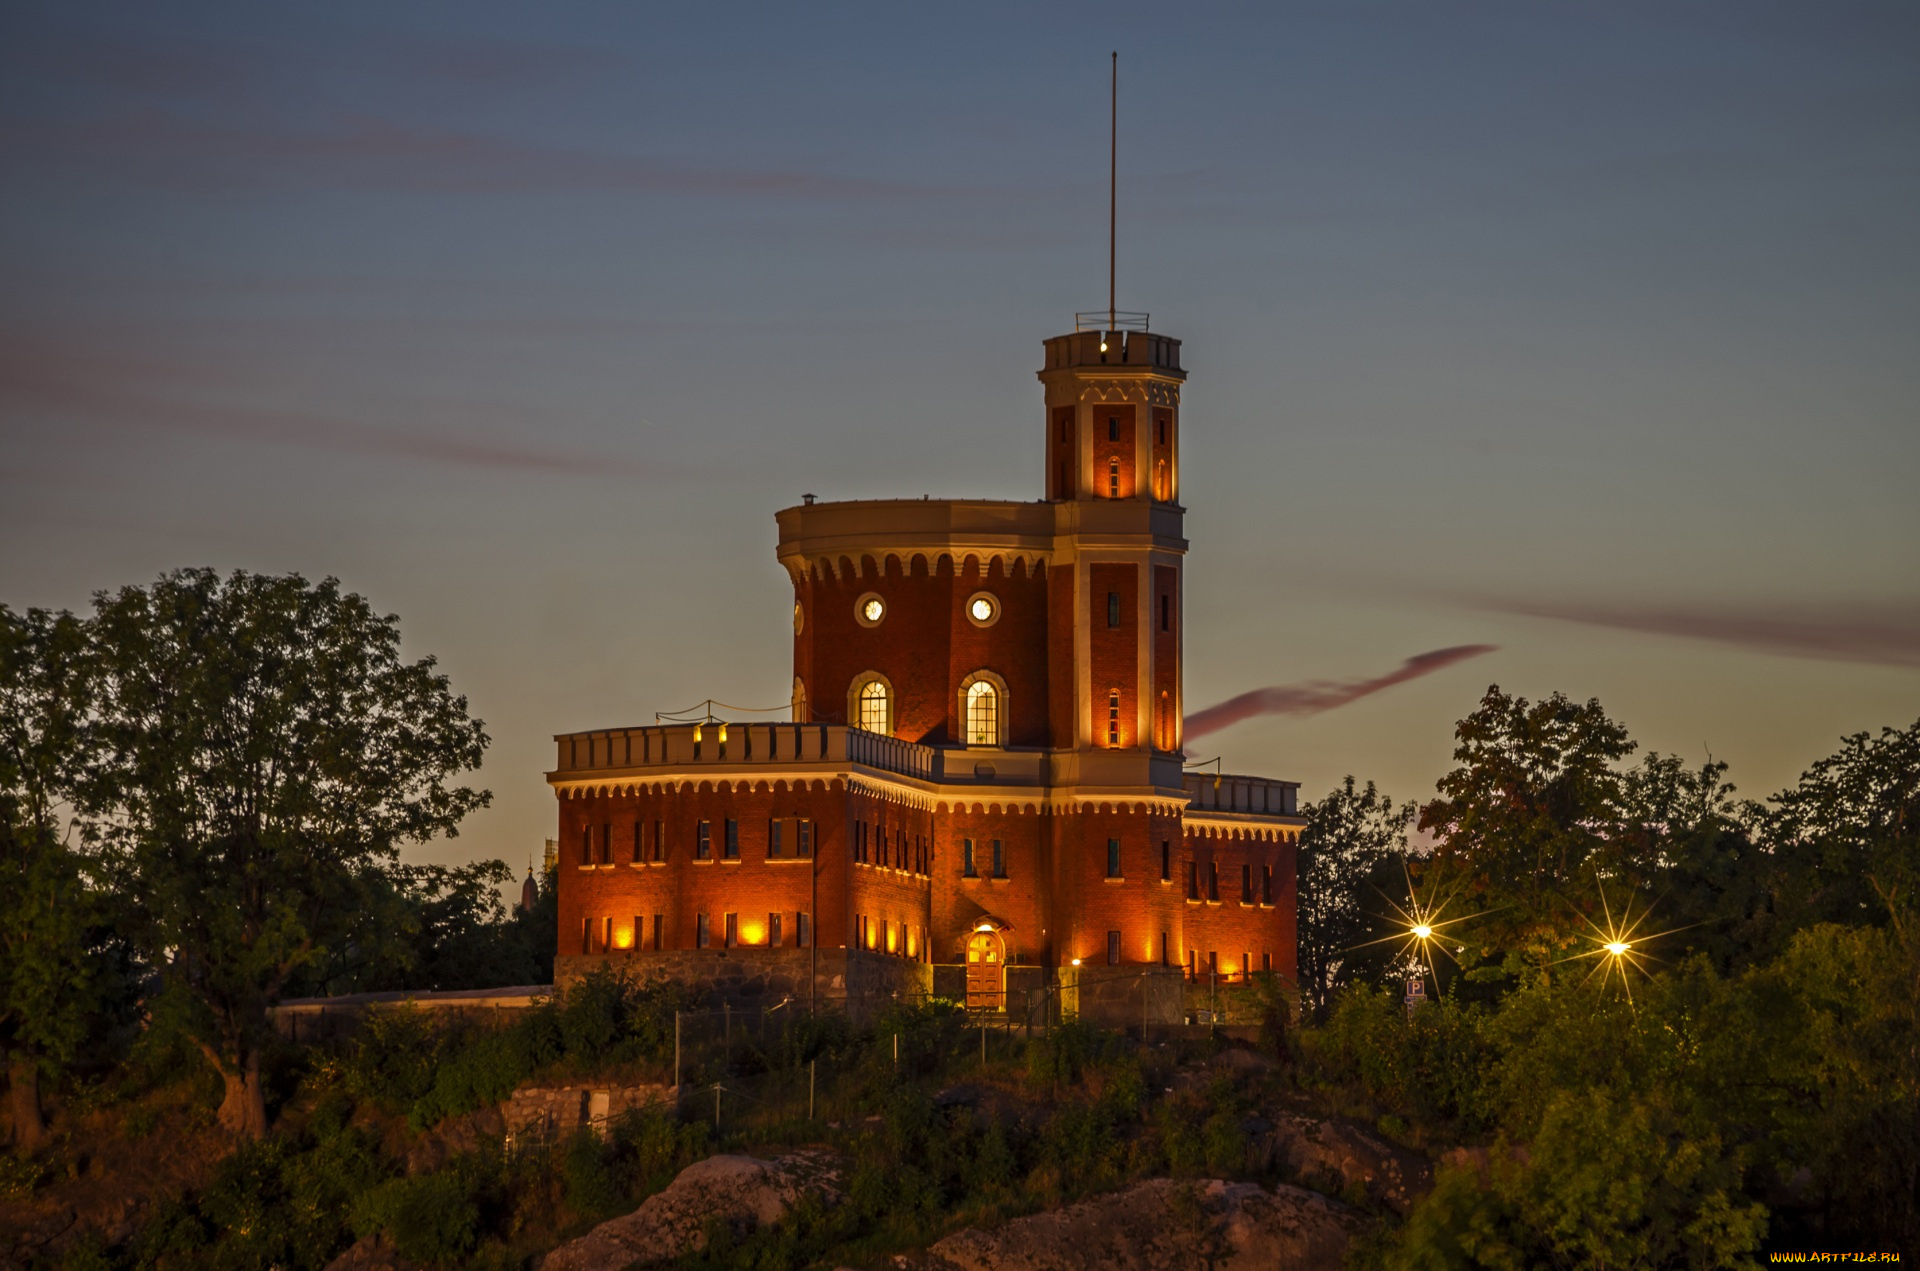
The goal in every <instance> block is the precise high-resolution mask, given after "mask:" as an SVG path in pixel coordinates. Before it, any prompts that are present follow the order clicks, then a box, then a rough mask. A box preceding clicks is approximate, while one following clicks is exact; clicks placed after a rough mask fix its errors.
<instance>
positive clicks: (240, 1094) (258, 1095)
mask: <svg viewBox="0 0 1920 1271" xmlns="http://www.w3.org/2000/svg"><path fill="white" fill-rule="evenodd" d="M218 1066H219V1068H220V1079H221V1081H223V1082H225V1083H226V1088H227V1093H226V1097H225V1098H223V1099H222V1100H221V1101H220V1126H221V1128H222V1129H224V1130H226V1131H227V1132H228V1133H230V1134H233V1135H235V1136H237V1137H239V1138H243V1139H261V1138H265V1137H266V1134H267V1092H266V1090H265V1088H264V1087H262V1086H261V1084H260V1052H259V1051H257V1050H249V1051H246V1052H244V1053H243V1054H242V1055H241V1057H240V1064H239V1066H238V1068H237V1070H229V1069H228V1068H227V1067H226V1065H224V1064H221V1065H218Z"/></svg>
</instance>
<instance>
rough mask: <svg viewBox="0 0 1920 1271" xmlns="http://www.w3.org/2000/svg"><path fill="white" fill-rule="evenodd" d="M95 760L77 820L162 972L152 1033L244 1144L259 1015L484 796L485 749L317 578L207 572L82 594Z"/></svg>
mask: <svg viewBox="0 0 1920 1271" xmlns="http://www.w3.org/2000/svg"><path fill="white" fill-rule="evenodd" d="M95 605H96V616H95V618H94V620H93V627H94V644H95V648H96V663H95V665H96V668H97V671H98V684H97V687H98V722H97V737H98V745H97V748H96V752H95V754H94V756H93V763H92V766H91V770H90V772H89V774H88V779H87V781H86V782H85V783H84V784H83V786H82V798H81V801H80V802H81V807H82V809H83V811H84V812H85V813H86V814H87V815H88V816H89V818H90V823H89V833H90V834H91V835H92V836H93V837H94V838H95V839H96V840H97V841H98V842H99V843H100V844H101V845H102V847H103V848H104V849H105V850H106V852H107V853H108V855H109V858H110V859H111V860H112V862H113V863H114V866H115V867H116V869H117V871H118V875H119V881H120V885H121V887H122V889H123V891H124V893H125V894H126V895H127V896H128V897H129V898H130V899H131V901H132V903H133V905H134V906H135V908H136V912H137V915H138V918H139V925H140V934H141V937H142V939H143V940H144V942H145V947H146V949H147V951H148V953H149V955H150V956H151V957H152V958H153V959H154V961H155V963H156V964H157V966H158V967H159V969H160V972H161V977H162V982H163V985H164V992H163V993H162V995H161V1000H160V1001H158V1002H156V1004H155V1015H156V1019H158V1020H161V1021H164V1022H167V1023H170V1024H172V1025H174V1026H177V1027H179V1028H180V1029H182V1030H183V1032H184V1033H185V1034H186V1035H187V1036H188V1037H190V1038H191V1039H192V1041H193V1042H194V1044H195V1045H196V1046H197V1047H198V1048H199V1050H200V1051H201V1053H202V1054H203V1055H205V1057H206V1058H207V1061H208V1062H209V1063H210V1064H212V1065H213V1066H214V1067H215V1068H216V1069H217V1070H218V1071H219V1073H220V1075H221V1078H222V1079H223V1081H224V1082H225V1085H226V1095H225V1098H224V1100H223V1102H222V1104H221V1107H220V1114H219V1115H220V1122H221V1124H222V1125H223V1126H225V1127H226V1128H228V1129H229V1130H231V1131H233V1132H235V1133H237V1134H240V1135H243V1136H246V1137H253V1138H257V1137H259V1136H260V1135H261V1134H263V1133H264V1132H265V1130H266V1124H267V1113H266V1101H265V1094H264V1090H263V1088H262V1086H261V1080H260V1057H261V1050H262V1048H263V1047H264V1046H265V1045H267V1043H268V1041H269V1039H270V1032H271V1025H270V1022H269V1019H268V1014H267V1012H268V1008H269V1007H270V1006H271V1005H272V1004H273V1002H274V1001H275V1000H276V999H277V998H278V997H279V996H280V995H281V994H282V993H283V991H284V989H285V987H286V986H287V985H288V984H289V983H290V982H291V981H292V979H293V978H294V977H295V976H296V975H297V974H298V973H299V972H300V971H301V969H302V968H304V967H307V966H310V965H313V964H315V963H317V962H320V961H322V960H323V959H324V958H325V957H326V956H327V955H328V954H329V953H330V952H331V951H333V950H334V949H336V948H338V947H339V946H340V945H341V944H342V943H344V942H346V941H348V940H350V939H351V938H352V937H353V935H354V933H355V930H356V925H357V923H358V921H359V918H358V915H359V914H360V913H361V911H362V908H363V906H364V905H365V904H366V902H367V900H368V896H369V879H370V876H371V874H372V872H373V871H374V870H375V869H376V867H380V866H386V865H391V864H392V863H393V862H394V861H395V859H396V856H397V851H398V847H399V845H400V844H401V843H403V842H408V841H413V842H420V841H424V840H426V839H429V838H431V837H433V836H434V835H436V834H447V835H452V834H454V833H455V832H456V830H457V826H458V824H459V822H460V820H461V818H462V817H463V816H465V815H466V814H467V813H468V812H470V811H472V810H473V809H475V808H478V807H482V806H485V804H486V803H487V802H488V799H489V796H488V795H487V794H486V793H485V792H484V791H478V790H474V789H471V788H468V787H466V786H458V785H451V784H449V779H450V778H451V777H453V776H454V775H455V774H457V773H460V772H462V771H465V770H468V769H471V768H474V767H476V766H478V764H479V762H480V758H481V755H482V753H483V751H484V749H485V747H486V744H487V736H486V733H485V732H484V731H483V729H482V727H481V724H480V722H479V721H478V720H474V719H471V718H469V716H468V715H467V704H466V699H465V698H463V697H458V696H455V695H454V694H453V692H452V691H451V689H450V688H449V686H448V684H447V680H446V678H445V677H444V676H442V675H437V674H435V673H434V669H433V666H434V664H433V661H432V659H425V660H422V661H418V662H406V661H403V660H402V659H401V657H400V647H399V646H400V630H399V621H398V619H397V618H394V617H392V616H387V617H381V616H379V615H377V614H375V613H374V612H373V611H372V609H371V608H370V607H369V606H368V605H367V602H366V601H365V600H363V599H362V598H360V597H359V596H355V595H352V594H343V593H342V592H341V590H340V587H339V584H338V583H337V582H336V581H335V580H333V579H326V580H325V581H323V582H321V583H319V584H317V585H315V584H310V583H308V582H307V581H306V580H305V579H304V578H301V577H299V576H298V575H288V576H286V577H268V576H264V575H258V574H249V573H245V572H235V573H234V574H233V575H232V576H231V577H229V578H227V579H225V580H222V579H221V578H220V577H219V576H218V575H216V574H215V573H214V572H213V571H212V570H206V569H199V570H181V571H177V572H175V573H171V574H166V575H163V576H162V577H161V578H160V579H159V580H158V581H156V582H155V583H154V584H153V585H152V586H151V587H147V588H140V587H128V588H124V589H123V590H121V591H120V592H119V593H118V594H107V593H101V594H100V595H99V596H97V597H96V600H95Z"/></svg>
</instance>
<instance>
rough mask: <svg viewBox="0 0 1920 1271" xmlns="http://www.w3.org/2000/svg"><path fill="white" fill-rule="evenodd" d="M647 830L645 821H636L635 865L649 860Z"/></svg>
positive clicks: (634, 840) (634, 841) (634, 826)
mask: <svg viewBox="0 0 1920 1271" xmlns="http://www.w3.org/2000/svg"><path fill="white" fill-rule="evenodd" d="M646 829H647V823H646V822H645V821H635V822H634V823H633V863H634V864H635V865H638V864H639V863H640V862H642V861H644V860H646V859H647V852H646V840H647V835H646Z"/></svg>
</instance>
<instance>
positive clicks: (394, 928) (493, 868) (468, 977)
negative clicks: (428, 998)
mask: <svg viewBox="0 0 1920 1271" xmlns="http://www.w3.org/2000/svg"><path fill="white" fill-rule="evenodd" d="M362 881H363V886H364V890H365V896H366V901H365V905H364V907H363V908H362V910H361V912H360V914H359V922H358V923H357V924H356V927H355V930H354V931H353V933H352V934H351V936H350V937H349V938H348V939H346V940H344V941H342V942H340V943H338V944H337V945H335V946H334V947H332V948H330V949H328V950H327V951H326V954H325V956H324V957H323V958H321V959H317V960H316V961H314V962H313V963H311V964H310V965H308V966H306V967H304V968H302V970H301V971H300V973H299V974H298V975H297V976H295V977H294V978H293V979H292V980H291V981H289V992H290V993H293V994H302V993H313V994H332V993H358V992H380V991H386V990H392V989H422V990H429V991H431V990H441V989H470V988H490V987H496V986H499V985H505V984H544V983H548V982H550V981H551V980H552V977H553V947H554V944H555V943H556V940H557V925H556V924H545V929H544V930H541V929H538V928H541V927H542V926H543V924H541V923H540V922H539V918H538V915H536V914H522V913H521V912H519V911H518V910H517V909H516V910H515V911H514V912H513V913H511V914H509V913H508V912H507V909H506V906H505V905H504V904H503V903H502V902H501V899H500V888H501V887H502V886H503V885H504V884H506V883H510V882H512V881H513V871H512V870H510V869H509V868H507V865H506V863H505V862H503V861H497V860H489V861H474V862H471V863H470V864H466V865H454V866H446V865H382V866H376V867H373V868H370V869H369V870H368V871H367V875H366V877H365V878H364V879H363V880H362ZM539 908H541V906H540V905H539V904H538V903H537V902H536V909H539ZM544 908H545V909H546V910H548V911H551V910H553V909H554V905H553V904H552V903H551V897H549V898H548V903H547V904H546V905H545V906H544ZM542 940H544V943H541V941H542Z"/></svg>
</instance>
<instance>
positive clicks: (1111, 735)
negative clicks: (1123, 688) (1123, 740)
mask: <svg viewBox="0 0 1920 1271" xmlns="http://www.w3.org/2000/svg"><path fill="white" fill-rule="evenodd" d="M1119 744H1120V690H1119V689H1117V688H1116V689H1112V690H1110V691H1109V692H1108V693H1107V745H1109V746H1118V745H1119Z"/></svg>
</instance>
